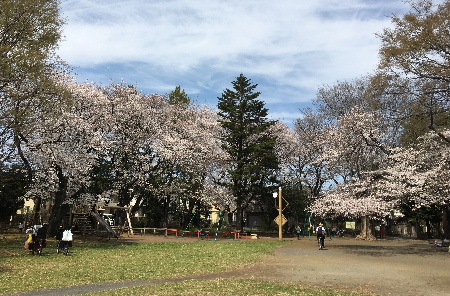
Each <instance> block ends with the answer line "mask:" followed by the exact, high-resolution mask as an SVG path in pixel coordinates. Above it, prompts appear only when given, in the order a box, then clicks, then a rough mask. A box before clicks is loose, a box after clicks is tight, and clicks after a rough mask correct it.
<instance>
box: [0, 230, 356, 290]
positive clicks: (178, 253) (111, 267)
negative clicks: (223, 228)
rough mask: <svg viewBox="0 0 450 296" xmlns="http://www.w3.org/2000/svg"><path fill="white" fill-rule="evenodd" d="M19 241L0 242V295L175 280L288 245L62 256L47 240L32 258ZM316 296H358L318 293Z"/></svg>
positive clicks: (250, 285) (77, 245)
mask: <svg viewBox="0 0 450 296" xmlns="http://www.w3.org/2000/svg"><path fill="white" fill-rule="evenodd" d="M22 236H23V235H22ZM22 236H20V237H19V236H17V235H16V236H11V235H9V236H8V237H7V238H6V239H4V240H1V241H0V283H1V284H0V295H1V294H8V293H14V292H20V291H29V290H37V289H45V288H52V287H67V286H72V285H81V284H88V283H99V282H112V281H126V280H138V279H145V280H151V279H164V278H177V277H184V276H192V275H196V274H205V273H212V272H221V271H227V270H233V269H236V268H237V267H239V266H242V265H245V264H248V263H252V262H256V261H258V260H261V258H262V257H263V256H264V255H266V254H270V253H273V252H274V250H275V248H276V247H278V246H280V245H283V244H286V243H288V242H282V241H281V242H280V241H271V242H268V241H264V242H263V241H226V240H222V241H186V242H179V241H178V242H170V240H168V242H164V243H125V242H121V241H120V240H119V241H114V240H111V241H101V242H98V241H94V242H93V241H81V240H75V241H74V246H73V248H72V250H71V251H72V253H71V255H70V256H64V255H62V254H56V242H55V241H54V240H48V243H47V248H45V249H44V254H43V255H42V256H32V255H31V254H30V252H29V251H27V250H25V249H24V248H23V244H24V241H25V239H24V238H23V237H22ZM181 291H182V293H181ZM276 291H278V292H276ZM283 291H286V292H283ZM314 291H315V290H314V289H313V290H310V289H308V288H305V287H298V286H289V285H275V284H270V283H265V282H261V281H252V280H239V281H236V280H211V281H198V280H192V281H185V282H181V283H167V284H161V285H151V286H143V287H135V288H127V291H126V294H127V295H193V294H194V293H195V294H196V295H213V294H214V295H229V294H234V295H319V294H310V293H314ZM188 293H191V294H188ZM327 293H331V294H327ZM333 293H334V294H333ZM123 294H124V291H123V290H121V289H117V290H115V291H105V292H102V293H97V294H94V293H93V294H92V295H123ZM320 295H357V294H339V293H335V292H330V291H328V292H326V293H325V292H324V291H322V292H321V293H320Z"/></svg>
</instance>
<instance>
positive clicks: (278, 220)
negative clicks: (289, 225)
mask: <svg viewBox="0 0 450 296" xmlns="http://www.w3.org/2000/svg"><path fill="white" fill-rule="evenodd" d="M273 221H275V223H277V224H278V225H281V226H283V225H284V224H285V223H286V222H287V219H286V217H284V215H283V214H281V216H280V215H278V216H277V217H276V218H275V219H274V220H273Z"/></svg>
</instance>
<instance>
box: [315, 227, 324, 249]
mask: <svg viewBox="0 0 450 296" xmlns="http://www.w3.org/2000/svg"><path fill="white" fill-rule="evenodd" d="M316 234H317V241H318V243H319V250H322V249H325V227H323V224H322V223H320V224H319V226H317V228H316Z"/></svg>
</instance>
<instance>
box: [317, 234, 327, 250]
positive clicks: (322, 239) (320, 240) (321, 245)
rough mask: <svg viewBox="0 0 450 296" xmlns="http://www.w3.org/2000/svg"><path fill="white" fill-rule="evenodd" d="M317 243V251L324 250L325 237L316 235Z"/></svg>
mask: <svg viewBox="0 0 450 296" xmlns="http://www.w3.org/2000/svg"><path fill="white" fill-rule="evenodd" d="M317 242H318V244H319V250H323V249H325V236H324V235H318V236H317Z"/></svg>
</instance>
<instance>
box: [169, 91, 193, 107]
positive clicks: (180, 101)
mask: <svg viewBox="0 0 450 296" xmlns="http://www.w3.org/2000/svg"><path fill="white" fill-rule="evenodd" d="M167 103H169V104H170V105H184V106H187V105H189V104H190V103H191V98H189V96H188V94H187V93H186V91H185V90H184V89H181V86H177V87H175V89H174V90H173V91H172V92H170V94H169V97H168V98H167Z"/></svg>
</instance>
